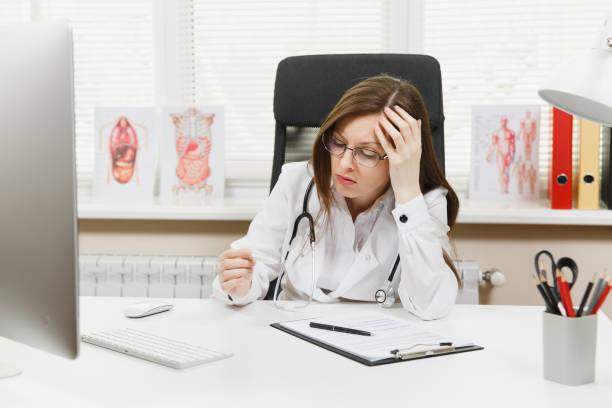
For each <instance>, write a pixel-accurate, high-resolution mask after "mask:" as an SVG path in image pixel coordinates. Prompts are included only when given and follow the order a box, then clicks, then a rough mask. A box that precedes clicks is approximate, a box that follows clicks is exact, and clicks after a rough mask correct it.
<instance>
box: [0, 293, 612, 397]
mask: <svg viewBox="0 0 612 408" xmlns="http://www.w3.org/2000/svg"><path fill="white" fill-rule="evenodd" d="M139 300H141V299H129V298H98V297H95V298H94V297H84V298H82V299H81V331H82V332H83V333H85V332H90V331H93V330H102V329H114V328H118V327H133V328H139V329H142V330H147V331H150V332H153V333H158V334H162V335H166V336H167V337H172V338H175V339H177V340H185V341H189V342H191V343H195V344H200V345H202V346H205V347H209V348H212V349H218V350H224V351H225V350H227V351H232V352H233V353H234V356H233V357H231V358H229V359H225V360H221V361H216V362H213V363H209V364H204V365H200V366H197V367H193V368H189V369H185V370H174V369H171V368H166V367H163V366H160V365H157V364H154V363H150V362H147V361H143V360H140V359H136V358H133V357H129V356H126V355H122V354H119V353H116V352H113V351H110V350H106V349H102V348H99V347H96V346H93V345H90V344H83V343H82V344H81V352H80V356H79V358H78V359H77V360H74V361H72V360H66V359H63V358H60V357H56V356H53V355H50V354H47V353H45V352H42V351H39V350H36V349H33V348H30V347H27V346H24V345H21V344H18V343H15V342H12V341H9V340H6V339H0V360H2V361H4V362H11V363H13V364H16V365H19V367H20V368H22V369H23V370H24V372H23V374H21V375H20V376H18V377H14V378H10V379H5V380H0V401H2V402H1V404H0V405H1V406H3V407H22V406H25V407H29V406H37V407H39V406H62V407H72V406H75V407H76V406H79V407H111V406H113V407H123V406H130V407H170V406H175V407H211V406H215V405H217V404H218V405H219V406H223V407H231V406H238V405H241V406H278V405H281V404H282V405H286V406H291V407H302V406H304V407H305V406H309V407H316V406H331V405H335V406H341V407H343V406H351V407H368V408H371V407H380V406H391V405H395V404H399V403H407V402H409V403H411V404H410V405H411V406H413V407H420V406H445V407H449V406H452V407H457V406H466V407H479V406H519V405H518V404H520V403H523V404H525V403H527V404H529V405H527V406H533V407H538V408H540V407H555V408H558V407H566V406H567V407H578V406H591V407H600V406H603V405H602V402H606V403H609V402H610V401H612V323H611V322H610V320H608V318H607V317H606V316H605V315H601V314H600V316H599V325H598V326H599V327H598V350H597V368H596V370H597V371H596V382H595V383H592V384H587V385H583V386H579V387H568V386H563V385H559V384H556V383H553V382H550V381H547V380H544V378H543V377H542V344H541V343H542V337H541V320H542V308H540V307H536V306H533V307H532V306H473V305H456V306H455V308H454V309H453V311H452V313H451V314H450V315H449V316H448V317H447V318H445V319H442V320H438V321H432V322H423V323H422V324H423V325H424V326H425V327H427V328H429V329H431V330H436V331H439V332H443V333H447V334H449V335H453V334H454V335H458V336H461V337H465V338H467V339H469V340H472V341H474V342H475V343H477V344H479V345H482V346H484V347H485V350H482V351H475V352H469V353H461V354H456V355H451V356H444V357H436V358H429V359H423V360H415V361H408V362H402V363H397V364H389V365H384V366H378V367H366V366H363V365H361V364H359V363H356V362H354V361H352V360H349V359H347V358H344V357H342V356H339V355H337V354H334V353H332V352H329V351H327V350H324V349H322V348H320V347H316V346H314V345H312V344H310V343H307V342H305V341H302V340H300V339H298V338H295V337H293V336H290V335H288V334H286V333H283V332H281V331H279V330H276V329H273V328H271V327H269V326H268V325H269V324H270V323H273V322H277V321H283V320H292V319H297V318H306V317H313V316H318V315H323V314H325V313H330V312H339V311H358V310H371V309H376V310H378V308H377V306H376V305H374V304H360V303H343V304H336V305H324V304H316V305H312V306H311V307H310V309H309V311H308V312H307V313H291V312H284V311H280V310H277V309H275V308H274V307H273V305H272V304H271V303H270V302H263V301H261V302H256V303H253V304H251V305H248V306H246V307H243V308H235V307H229V306H224V305H222V304H220V303H219V302H216V301H214V300H211V299H193V300H191V299H173V300H172V301H173V303H174V305H175V308H174V310H172V311H170V312H167V313H162V314H159V315H155V316H150V317H147V318H144V319H138V320H131V319H127V318H125V317H123V315H122V312H121V310H122V308H123V307H124V306H126V305H128V304H131V303H133V302H135V301H139ZM389 313H391V314H393V315H395V316H398V317H402V318H406V319H414V318H413V317H412V316H411V315H410V314H409V313H408V312H406V311H405V310H403V309H401V308H400V307H397V308H394V309H391V310H390V311H389ZM9 359H10V361H9ZM51 402H52V403H51ZM589 402H591V404H589ZM385 404H386V405H385ZM402 405H403V404H402ZM402 405H399V406H402Z"/></svg>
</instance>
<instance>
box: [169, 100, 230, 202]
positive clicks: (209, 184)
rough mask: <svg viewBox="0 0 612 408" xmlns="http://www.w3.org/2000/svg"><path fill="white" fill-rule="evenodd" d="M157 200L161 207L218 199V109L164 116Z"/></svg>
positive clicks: (221, 182) (221, 147)
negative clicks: (160, 202)
mask: <svg viewBox="0 0 612 408" xmlns="http://www.w3.org/2000/svg"><path fill="white" fill-rule="evenodd" d="M164 122H165V124H164V140H163V141H162V154H161V158H162V165H161V182H160V198H161V201H162V203H163V204H199V203H202V202H204V201H206V200H207V199H209V198H212V197H214V198H222V197H223V188H224V183H225V177H224V169H223V166H224V163H223V156H224V140H223V132H224V117H223V109H222V108H177V109H170V110H168V111H166V113H165V114H164Z"/></svg>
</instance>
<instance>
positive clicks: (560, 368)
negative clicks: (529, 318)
mask: <svg viewBox="0 0 612 408" xmlns="http://www.w3.org/2000/svg"><path fill="white" fill-rule="evenodd" d="M542 339H543V347H544V378H546V379H547V380H550V381H554V382H557V383H560V384H565V385H581V384H587V383H590V382H593V381H594V380H595V351H596V346H597V315H589V316H584V317H577V318H568V317H564V316H559V315H556V314H553V313H548V312H544V315H543V318H542Z"/></svg>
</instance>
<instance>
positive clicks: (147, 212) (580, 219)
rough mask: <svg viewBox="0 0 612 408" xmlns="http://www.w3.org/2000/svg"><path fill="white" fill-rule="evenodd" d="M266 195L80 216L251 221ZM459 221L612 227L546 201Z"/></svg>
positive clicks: (90, 207)
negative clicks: (557, 207) (550, 205)
mask: <svg viewBox="0 0 612 408" xmlns="http://www.w3.org/2000/svg"><path fill="white" fill-rule="evenodd" d="M264 200H265V199H264V198H249V199H244V198H240V199H239V198H225V199H222V200H216V201H211V202H210V203H209V204H207V205H203V206H202V205H201V206H196V205H192V206H190V205H185V206H172V205H160V204H126V205H118V204H102V203H91V202H88V201H86V200H80V201H79V211H78V214H79V219H130V220H220V221H222V220H226V221H250V220H252V219H253V217H254V216H255V215H256V214H257V213H258V212H259V211H260V210H261V208H262V206H263V203H264ZM457 223H458V224H538V225H596V226H597V225H598V226H606V225H610V226H612V211H611V210H608V209H604V208H602V209H599V210H577V209H573V210H552V209H550V208H548V203H547V202H546V201H545V200H542V201H540V202H539V203H534V204H523V205H521V206H517V204H510V203H507V204H499V203H496V204H486V203H471V202H470V201H469V200H467V199H461V208H460V210H459V216H458V217H457Z"/></svg>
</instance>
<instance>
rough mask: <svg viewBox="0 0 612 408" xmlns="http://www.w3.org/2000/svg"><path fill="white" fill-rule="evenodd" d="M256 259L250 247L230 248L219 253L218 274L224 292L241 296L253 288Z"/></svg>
mask: <svg viewBox="0 0 612 408" xmlns="http://www.w3.org/2000/svg"><path fill="white" fill-rule="evenodd" d="M254 266H255V259H253V254H252V253H251V250H250V249H248V248H230V249H228V250H226V251H224V252H223V253H221V255H219V262H218V263H217V268H216V269H217V275H219V283H220V284H221V290H223V292H225V293H227V294H229V295H231V296H235V297H241V296H244V295H246V294H247V293H248V292H249V290H250V289H251V283H252V279H253V267H254Z"/></svg>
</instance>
